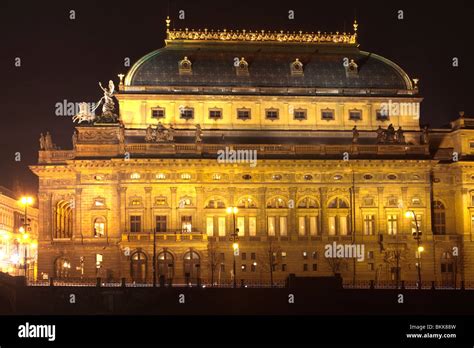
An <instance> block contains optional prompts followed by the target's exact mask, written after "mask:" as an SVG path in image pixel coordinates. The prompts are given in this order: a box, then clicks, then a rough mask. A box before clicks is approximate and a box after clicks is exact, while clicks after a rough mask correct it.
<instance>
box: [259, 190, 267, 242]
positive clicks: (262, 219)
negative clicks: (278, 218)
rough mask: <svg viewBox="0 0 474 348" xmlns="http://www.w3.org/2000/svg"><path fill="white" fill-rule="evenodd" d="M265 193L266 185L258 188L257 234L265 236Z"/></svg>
mask: <svg viewBox="0 0 474 348" xmlns="http://www.w3.org/2000/svg"><path fill="white" fill-rule="evenodd" d="M266 193H267V188H266V187H259V188H258V194H257V196H258V197H257V200H258V207H257V208H258V210H257V236H267V216H266V211H265V205H266V203H267V199H266Z"/></svg>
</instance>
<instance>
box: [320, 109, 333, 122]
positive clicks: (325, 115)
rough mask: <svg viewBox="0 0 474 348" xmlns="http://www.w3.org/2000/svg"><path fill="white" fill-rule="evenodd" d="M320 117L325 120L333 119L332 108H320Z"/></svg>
mask: <svg viewBox="0 0 474 348" xmlns="http://www.w3.org/2000/svg"><path fill="white" fill-rule="evenodd" d="M321 119H322V120H326V121H330V120H334V110H330V109H326V110H321Z"/></svg>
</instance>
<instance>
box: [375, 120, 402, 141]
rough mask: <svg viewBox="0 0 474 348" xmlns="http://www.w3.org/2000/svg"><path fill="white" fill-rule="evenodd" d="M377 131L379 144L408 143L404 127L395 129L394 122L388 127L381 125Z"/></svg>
mask: <svg viewBox="0 0 474 348" xmlns="http://www.w3.org/2000/svg"><path fill="white" fill-rule="evenodd" d="M375 132H376V133H377V144H406V141H405V135H404V134H403V129H402V127H398V129H397V130H395V128H394V127H393V125H392V124H390V125H389V126H388V128H387V129H383V128H382V127H381V126H379V128H377V130H376V131H375Z"/></svg>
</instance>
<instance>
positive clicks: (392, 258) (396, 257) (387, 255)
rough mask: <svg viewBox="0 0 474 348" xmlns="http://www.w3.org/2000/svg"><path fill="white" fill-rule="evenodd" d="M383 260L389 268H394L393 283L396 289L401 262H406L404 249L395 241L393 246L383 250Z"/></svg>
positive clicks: (398, 282)
mask: <svg viewBox="0 0 474 348" xmlns="http://www.w3.org/2000/svg"><path fill="white" fill-rule="evenodd" d="M383 260H384V262H385V263H386V264H387V265H388V266H389V267H390V269H392V268H395V285H396V287H397V289H398V287H399V284H400V274H401V269H402V268H401V267H402V264H404V263H405V262H406V249H405V248H404V247H403V248H402V247H400V244H399V243H397V244H396V247H395V248H392V249H387V250H385V251H384V258H383Z"/></svg>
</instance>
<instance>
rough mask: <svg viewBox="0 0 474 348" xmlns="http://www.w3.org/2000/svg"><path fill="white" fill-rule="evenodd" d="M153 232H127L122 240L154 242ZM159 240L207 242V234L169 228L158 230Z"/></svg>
mask: <svg viewBox="0 0 474 348" xmlns="http://www.w3.org/2000/svg"><path fill="white" fill-rule="evenodd" d="M153 236H154V234H153V232H125V233H123V234H122V242H132V243H133V242H153ZM155 237H156V240H157V241H169V242H181V241H199V242H207V234H203V233H201V232H198V231H197V230H196V231H195V230H192V231H191V232H185V231H182V230H169V231H166V232H156V234H155Z"/></svg>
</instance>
